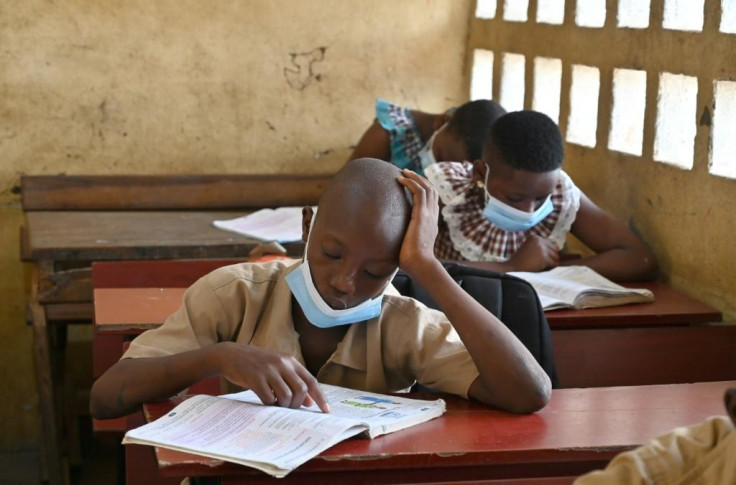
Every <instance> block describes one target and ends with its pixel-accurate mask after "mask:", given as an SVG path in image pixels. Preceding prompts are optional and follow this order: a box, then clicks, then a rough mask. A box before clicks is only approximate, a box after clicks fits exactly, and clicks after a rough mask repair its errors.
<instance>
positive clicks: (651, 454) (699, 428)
mask: <svg viewBox="0 0 736 485" xmlns="http://www.w3.org/2000/svg"><path fill="white" fill-rule="evenodd" d="M725 401H726V411H728V415H729V416H728V417H727V416H715V417H712V418H709V419H707V420H705V421H703V422H702V423H700V424H697V425H694V426H689V427H683V428H676V429H675V430H673V431H672V432H671V433H669V434H666V435H664V436H660V437H659V438H657V439H655V440H652V441H650V442H649V443H647V444H646V445H644V446H641V447H639V448H637V449H635V450H632V451H629V452H626V453H621V454H620V455H618V456H616V458H614V459H613V460H612V461H611V463H610V464H609V465H608V466H607V467H606V469H605V470H602V471H595V472H591V473H588V474H587V475H584V476H582V477H580V478H578V479H577V480H576V481H575V485H613V484H619V483H625V484H627V485H645V484H646V485H727V484H736V433H734V425H736V388H731V389H728V390H727V391H726V395H725ZM729 418H730V419H729Z"/></svg>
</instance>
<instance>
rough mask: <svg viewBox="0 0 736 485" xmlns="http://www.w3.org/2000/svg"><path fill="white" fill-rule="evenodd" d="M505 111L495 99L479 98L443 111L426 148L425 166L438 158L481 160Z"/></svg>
mask: <svg viewBox="0 0 736 485" xmlns="http://www.w3.org/2000/svg"><path fill="white" fill-rule="evenodd" d="M505 113H506V110H504V109H503V108H502V107H501V105H499V104H498V103H496V102H495V101H491V100H488V99H479V100H476V101H470V102H469V103H465V104H463V105H462V106H460V107H458V108H457V109H455V110H453V111H451V112H448V113H445V114H443V115H439V116H438V117H437V119H436V120H435V122H434V130H435V131H434V133H433V134H432V136H431V137H430V139H429V140H428V141H427V144H426V145H425V147H424V150H422V154H421V157H422V166H424V167H427V166H428V165H430V164H432V163H434V162H436V161H463V160H470V161H474V160H479V159H480V158H481V154H482V151H483V144H484V143H485V141H486V139H487V138H488V134H489V132H490V131H491V127H492V126H493V124H494V123H495V122H496V120H498V119H499V118H500V117H501V116H503V115H504V114H505Z"/></svg>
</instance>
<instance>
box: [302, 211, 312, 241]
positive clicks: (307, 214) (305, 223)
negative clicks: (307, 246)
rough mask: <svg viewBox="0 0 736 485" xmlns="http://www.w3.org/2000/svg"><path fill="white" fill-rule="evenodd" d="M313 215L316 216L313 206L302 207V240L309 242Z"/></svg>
mask: <svg viewBox="0 0 736 485" xmlns="http://www.w3.org/2000/svg"><path fill="white" fill-rule="evenodd" d="M312 217H314V211H313V210H312V208H311V207H304V208H303V209H302V242H307V238H308V237H309V228H310V227H311V225H312Z"/></svg>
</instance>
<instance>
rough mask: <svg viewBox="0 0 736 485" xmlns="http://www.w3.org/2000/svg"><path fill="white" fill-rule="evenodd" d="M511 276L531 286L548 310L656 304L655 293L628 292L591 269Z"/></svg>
mask: <svg viewBox="0 0 736 485" xmlns="http://www.w3.org/2000/svg"><path fill="white" fill-rule="evenodd" d="M509 274H510V275H513V276H516V277H518V278H521V279H523V280H526V281H528V282H529V283H531V285H532V286H533V287H534V289H535V290H536V292H537V295H539V301H540V302H541V303H542V308H543V309H544V310H555V309H558V308H575V309H582V308H598V307H605V306H617V305H627V304H629V303H645V302H648V301H654V295H653V294H652V292H651V291H649V290H646V289H637V288H624V287H623V286H621V285H618V284H616V283H614V282H613V281H610V280H608V279H606V278H604V277H603V276H601V275H599V274H598V273H596V272H595V271H593V270H592V269H590V268H588V267H587V266H559V267H557V268H555V269H552V270H550V271H544V272H541V273H526V272H510V273H509Z"/></svg>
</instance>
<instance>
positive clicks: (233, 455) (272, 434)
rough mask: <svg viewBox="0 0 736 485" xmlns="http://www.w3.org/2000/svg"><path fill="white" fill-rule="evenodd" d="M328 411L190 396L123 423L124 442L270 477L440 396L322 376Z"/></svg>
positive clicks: (397, 421)
mask: <svg viewBox="0 0 736 485" xmlns="http://www.w3.org/2000/svg"><path fill="white" fill-rule="evenodd" d="M321 386H322V390H323V392H324V393H325V396H326V397H327V400H328V402H329V403H330V408H331V412H330V413H328V414H325V413H322V412H321V411H320V410H319V408H317V406H316V405H315V406H312V407H309V408H307V407H302V408H301V409H288V408H280V407H276V406H264V405H263V404H261V401H260V399H258V397H257V396H256V394H255V393H254V392H252V391H244V392H240V393H236V394H227V395H224V396H219V397H217V396H207V395H197V396H193V397H191V398H189V399H187V400H185V401H184V402H182V403H181V404H179V405H178V406H176V407H175V408H174V409H173V410H172V411H170V412H169V413H168V414H166V415H165V416H162V417H161V418H159V419H157V420H156V421H153V422H151V423H148V424H146V425H143V426H141V427H140V428H137V429H133V430H130V431H128V432H127V433H126V434H125V438H123V444H128V443H131V444H143V445H152V446H158V447H162V448H171V449H174V450H179V451H186V452H190V453H196V454H199V455H204V456H209V457H212V458H216V459H220V460H224V461H231V462H234V463H239V464H241V465H246V466H250V467H253V468H257V469H258V470H261V471H263V472H266V473H268V474H269V475H273V476H275V477H279V478H280V477H283V476H285V475H286V474H287V473H289V472H290V471H291V470H293V469H294V468H296V467H297V466H299V465H301V464H302V463H304V462H306V461H307V460H309V459H311V458H313V457H315V456H317V455H318V454H320V453H321V452H323V451H324V450H326V449H327V448H329V447H331V446H333V445H334V444H336V443H339V442H340V441H343V440H344V439H346V438H349V437H351V436H355V435H357V434H360V433H363V434H364V435H366V436H367V437H369V438H375V437H376V436H379V435H382V434H386V433H392V432H394V431H398V430H400V429H404V428H408V427H410V426H414V425H417V424H419V423H422V422H424V421H429V420H430V419H433V418H436V417H438V416H441V415H442V414H443V413H444V412H445V402H444V401H443V400H442V399H437V400H435V401H422V400H418V399H407V398H402V397H394V396H385V395H382V394H374V393H370V392H363V391H355V390H352V389H346V388H343V387H337V386H330V385H326V384H322V385H321Z"/></svg>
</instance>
